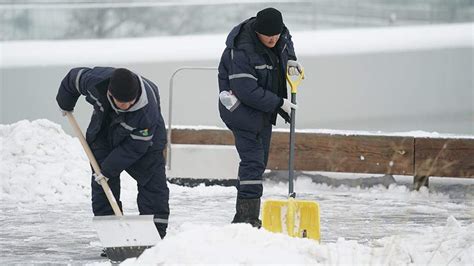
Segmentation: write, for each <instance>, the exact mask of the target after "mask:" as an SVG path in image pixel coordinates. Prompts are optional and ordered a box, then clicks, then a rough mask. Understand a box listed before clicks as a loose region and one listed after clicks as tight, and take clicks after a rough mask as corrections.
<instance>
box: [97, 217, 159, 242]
mask: <svg viewBox="0 0 474 266" xmlns="http://www.w3.org/2000/svg"><path fill="white" fill-rule="evenodd" d="M93 224H94V226H95V228H96V230H97V233H98V234H99V239H100V242H102V245H103V246H104V247H105V248H109V247H139V246H154V245H156V243H158V241H160V240H161V238H160V235H159V234H158V230H157V229H156V227H155V223H154V222H153V215H133V216H113V215H112V216H95V217H94V219H93Z"/></svg>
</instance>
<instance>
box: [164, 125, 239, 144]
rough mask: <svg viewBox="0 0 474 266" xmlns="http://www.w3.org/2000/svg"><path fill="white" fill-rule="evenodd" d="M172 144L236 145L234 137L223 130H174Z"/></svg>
mask: <svg viewBox="0 0 474 266" xmlns="http://www.w3.org/2000/svg"><path fill="white" fill-rule="evenodd" d="M171 143H173V144H195V145H235V144H234V135H232V132H231V131H230V130H223V129H202V130H201V129H200V130H197V129H173V130H172V131H171Z"/></svg>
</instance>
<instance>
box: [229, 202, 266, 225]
mask: <svg viewBox="0 0 474 266" xmlns="http://www.w3.org/2000/svg"><path fill="white" fill-rule="evenodd" d="M235 210H236V213H235V216H234V220H232V223H233V224H235V223H248V224H251V225H252V226H253V227H256V228H260V227H262V221H260V220H259V219H258V216H259V215H260V198H258V199H239V198H237V203H236V205H235Z"/></svg>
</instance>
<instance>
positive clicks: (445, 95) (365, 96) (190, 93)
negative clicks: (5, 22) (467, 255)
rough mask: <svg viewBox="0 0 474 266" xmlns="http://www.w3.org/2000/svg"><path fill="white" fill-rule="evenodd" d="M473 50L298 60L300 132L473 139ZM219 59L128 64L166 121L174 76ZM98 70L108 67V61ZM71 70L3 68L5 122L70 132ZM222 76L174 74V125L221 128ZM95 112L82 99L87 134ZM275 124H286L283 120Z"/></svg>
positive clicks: (0, 75) (60, 67)
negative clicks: (58, 98) (153, 91)
mask: <svg viewBox="0 0 474 266" xmlns="http://www.w3.org/2000/svg"><path fill="white" fill-rule="evenodd" d="M473 58H474V57H473V49H472V48H444V49H423V50H416V51H388V52H378V53H361V54H347V55H345V54H336V55H334V54H333V55H312V56H301V57H300V61H301V62H302V64H303V65H304V66H305V70H306V76H307V77H306V79H305V80H304V81H303V83H302V85H301V88H300V89H299V91H298V104H299V109H298V112H297V128H298V129H303V128H329V129H347V130H371V131H379V130H380V131H388V132H394V131H395V132H398V131H412V130H424V131H430V132H431V131H437V132H440V133H456V134H471V135H472V134H474V93H473V90H474V89H473V73H474V72H473ZM217 64H218V61H217V60H197V61H173V62H134V63H126V64H125V63H124V64H113V65H114V66H121V67H128V68H131V69H132V70H134V71H136V72H137V73H140V74H142V75H144V76H146V77H148V78H150V79H151V80H153V81H155V82H156V83H157V84H158V86H159V88H160V92H161V101H162V109H163V115H164V117H165V120H166V121H167V116H168V87H169V79H170V77H171V75H172V73H173V72H174V71H175V70H176V69H177V68H179V67H182V66H217ZM98 65H107V63H106V62H104V63H103V64H98ZM71 67H74V66H72V65H51V66H44V67H37V66H35V67H18V66H10V67H3V68H0V80H1V94H0V98H1V109H0V115H1V120H0V123H2V124H8V123H13V122H15V121H18V120H21V119H29V120H34V119H39V118H46V119H49V120H52V121H54V122H57V123H59V124H61V125H63V128H64V129H65V130H66V131H67V132H71V131H70V128H69V125H67V121H66V119H64V118H62V117H61V116H60V114H59V112H58V107H57V104H56V102H55V95H56V92H57V89H58V86H59V83H60V82H61V79H62V78H63V76H64V75H65V74H66V73H67V72H68V70H69V69H70V68H71ZM216 75H217V72H215V71H183V72H180V73H178V74H177V75H176V78H175V89H174V95H173V96H174V103H173V125H208V126H221V127H224V125H223V124H222V122H221V121H220V118H219V115H218V113H217V91H218V89H217V79H216ZM90 114H91V108H90V107H88V106H87V104H86V103H85V101H84V100H83V99H80V100H79V104H78V106H77V108H76V116H77V117H78V120H79V122H80V124H81V126H82V127H83V128H84V129H85V128H86V126H87V123H88V119H89V117H90ZM278 127H286V125H284V123H283V122H282V121H279V124H278Z"/></svg>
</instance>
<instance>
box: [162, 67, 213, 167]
mask: <svg viewBox="0 0 474 266" xmlns="http://www.w3.org/2000/svg"><path fill="white" fill-rule="evenodd" d="M184 70H217V67H180V68H178V69H176V71H174V72H173V74H172V75H171V78H170V86H169V89H168V95H169V99H168V128H167V136H166V138H167V144H166V166H167V169H168V170H171V130H172V128H173V126H172V125H173V90H174V78H175V76H176V75H177V74H178V73H179V72H181V71H184ZM216 99H217V94H216Z"/></svg>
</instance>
